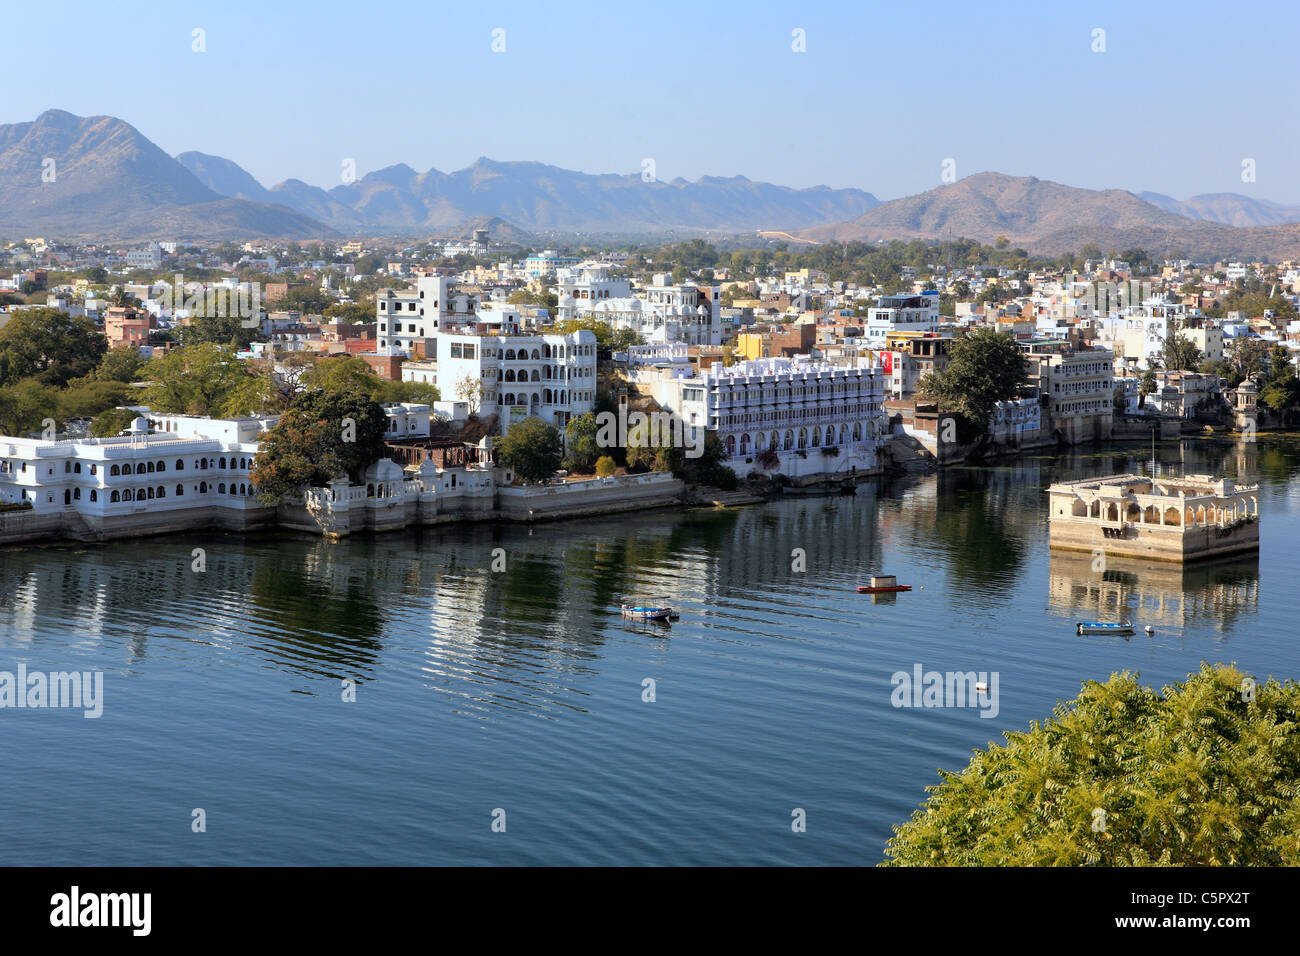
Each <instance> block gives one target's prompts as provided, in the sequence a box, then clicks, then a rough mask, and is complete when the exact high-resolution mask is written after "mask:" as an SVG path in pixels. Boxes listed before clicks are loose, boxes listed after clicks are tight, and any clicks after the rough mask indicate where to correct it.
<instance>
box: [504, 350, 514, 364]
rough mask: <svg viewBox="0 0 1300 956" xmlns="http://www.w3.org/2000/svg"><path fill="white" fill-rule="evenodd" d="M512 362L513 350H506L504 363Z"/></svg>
mask: <svg viewBox="0 0 1300 956" xmlns="http://www.w3.org/2000/svg"><path fill="white" fill-rule="evenodd" d="M514 360H515V350H514V349H506V361H508V362H513V361H514Z"/></svg>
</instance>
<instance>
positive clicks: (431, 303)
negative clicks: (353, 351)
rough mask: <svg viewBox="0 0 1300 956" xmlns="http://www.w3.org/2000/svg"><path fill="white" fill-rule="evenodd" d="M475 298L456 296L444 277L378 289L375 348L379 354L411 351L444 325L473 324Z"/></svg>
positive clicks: (448, 281)
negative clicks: (408, 287) (404, 286)
mask: <svg viewBox="0 0 1300 956" xmlns="http://www.w3.org/2000/svg"><path fill="white" fill-rule="evenodd" d="M476 305H477V303H476V301H475V299H474V297H472V296H468V295H457V294H455V293H453V292H452V290H451V280H450V279H449V278H447V277H446V276H428V277H424V278H420V279H417V280H416V283H415V288H414V289H380V290H379V291H378V292H376V293H375V339H376V341H375V347H376V351H378V352H379V354H381V355H394V354H408V355H409V354H410V353H411V352H412V351H413V350H414V349H415V345H416V343H417V342H424V341H425V340H429V339H432V338H433V336H435V335H436V334H437V333H438V332H439V331H441V330H442V329H444V328H450V327H454V326H461V325H464V324H466V323H472V322H473V321H474V318H475V312H474V309H475V306H476Z"/></svg>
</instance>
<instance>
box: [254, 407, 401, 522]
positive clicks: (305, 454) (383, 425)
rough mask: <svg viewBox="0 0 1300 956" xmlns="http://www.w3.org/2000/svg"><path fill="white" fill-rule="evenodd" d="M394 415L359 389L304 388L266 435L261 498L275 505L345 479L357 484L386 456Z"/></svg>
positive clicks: (258, 475)
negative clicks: (311, 389) (387, 413)
mask: <svg viewBox="0 0 1300 956" xmlns="http://www.w3.org/2000/svg"><path fill="white" fill-rule="evenodd" d="M387 427H388V419H387V416H386V415H385V414H384V410H383V408H382V407H380V405H379V404H378V403H377V402H373V401H371V400H370V398H369V397H367V396H366V395H365V394H364V393H362V392H359V391H352V392H347V391H334V390H328V389H316V390H314V391H310V392H304V393H303V394H301V395H299V396H298V397H297V398H295V399H294V400H293V403H292V404H291V405H290V406H289V408H288V409H287V410H286V411H285V413H284V414H283V415H281V416H280V420H279V421H278V422H277V423H276V425H275V427H274V428H272V429H271V430H270V431H269V432H267V433H266V436H265V437H264V438H263V439H262V444H261V451H260V452H259V453H258V456H257V464H256V466H255V467H254V468H253V471H252V473H251V474H250V476H249V477H250V478H251V479H252V481H253V483H254V484H255V485H256V486H257V490H258V497H259V499H261V500H262V501H263V502H265V503H268V504H270V503H274V502H277V501H279V500H281V499H282V498H283V497H285V496H286V495H294V494H298V493H299V492H301V491H302V490H303V489H304V488H313V487H321V486H323V485H326V484H328V483H329V482H330V481H333V480H334V479H336V478H338V477H340V476H345V475H346V476H347V478H348V479H349V480H350V481H352V482H354V483H356V482H359V481H360V480H361V475H362V472H363V471H365V469H366V468H368V467H369V466H370V465H372V464H374V463H375V462H376V461H378V460H379V459H380V458H381V457H383V454H384V435H385V432H386V430H387Z"/></svg>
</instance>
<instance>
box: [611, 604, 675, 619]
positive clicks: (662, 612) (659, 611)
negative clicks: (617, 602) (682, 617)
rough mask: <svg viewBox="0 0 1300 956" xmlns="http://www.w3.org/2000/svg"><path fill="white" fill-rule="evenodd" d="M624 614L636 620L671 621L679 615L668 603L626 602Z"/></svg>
mask: <svg viewBox="0 0 1300 956" xmlns="http://www.w3.org/2000/svg"><path fill="white" fill-rule="evenodd" d="M623 616H624V617H630V618H632V619H633V620H636V621H671V620H672V619H673V618H674V616H678V615H676V612H675V611H673V609H672V608H670V607H668V606H667V605H642V604H624V605H623Z"/></svg>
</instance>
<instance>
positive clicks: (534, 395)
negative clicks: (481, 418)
mask: <svg viewBox="0 0 1300 956" xmlns="http://www.w3.org/2000/svg"><path fill="white" fill-rule="evenodd" d="M482 314H483V313H480V315H482ZM504 314H505V313H503V317H504ZM479 328H480V329H482V330H484V331H482V332H480V331H477V330H475V331H462V332H440V333H438V335H437V337H436V348H437V355H438V363H437V372H436V378H437V381H436V384H437V386H438V389H439V391H440V392H441V393H442V395H443V397H444V398H446V399H459V400H461V401H469V402H471V403H472V404H473V405H474V406H475V411H478V410H479V409H483V410H484V411H485V412H488V413H492V412H495V413H496V414H498V415H499V416H500V426H501V429H502V431H503V432H504V431H506V430H508V429H509V427H510V426H511V425H512V424H514V423H516V422H518V421H522V420H523V419H524V418H529V417H535V418H540V419H542V420H543V421H545V422H547V423H548V424H552V425H555V426H556V427H557V428H560V429H561V430H563V428H564V426H565V425H567V424H568V422H569V420H570V419H571V418H574V417H576V416H578V415H583V414H585V413H587V412H589V411H591V410H592V408H593V407H594V406H595V402H596V335H595V333H594V332H589V331H586V330H585V329H584V330H580V331H577V332H571V333H568V334H567V335H527V334H522V333H519V332H517V331H514V329H515V328H517V327H513V326H510V325H509V324H507V325H505V326H504V328H505V331H503V332H501V333H493V332H488V331H486V330H487V329H490V328H492V326H491V325H487V324H484V325H480V327H479ZM475 392H478V393H479V394H475Z"/></svg>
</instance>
